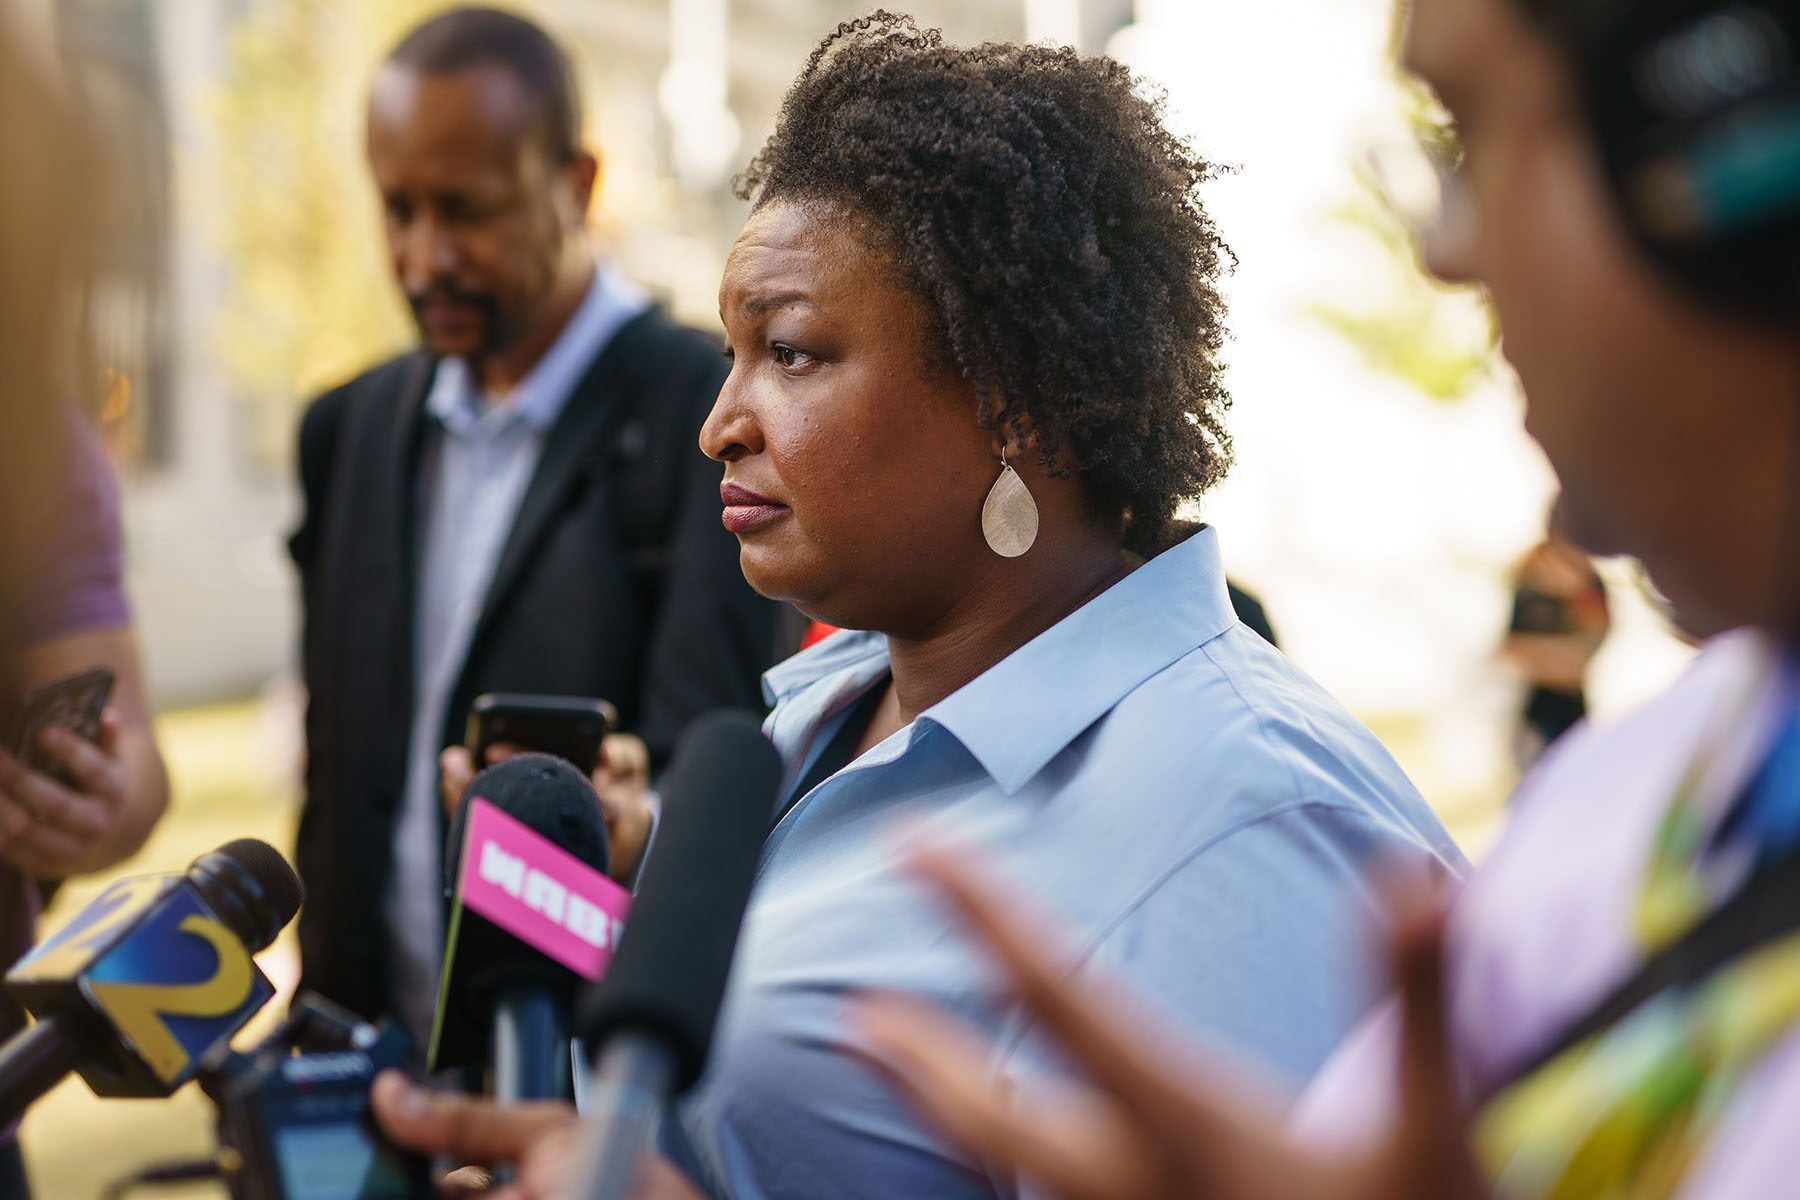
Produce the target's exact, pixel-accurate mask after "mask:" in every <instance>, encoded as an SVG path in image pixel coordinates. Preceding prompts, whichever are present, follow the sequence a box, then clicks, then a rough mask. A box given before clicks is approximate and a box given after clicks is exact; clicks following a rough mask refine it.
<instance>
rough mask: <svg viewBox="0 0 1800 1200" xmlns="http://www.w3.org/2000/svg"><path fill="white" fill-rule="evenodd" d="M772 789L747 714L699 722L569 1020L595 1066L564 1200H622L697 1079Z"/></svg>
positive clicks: (761, 743)
mask: <svg viewBox="0 0 1800 1200" xmlns="http://www.w3.org/2000/svg"><path fill="white" fill-rule="evenodd" d="M780 784H781V759H780V756H779V755H777V754H776V752H775V748H774V747H773V746H771V745H770V744H769V742H768V740H767V739H766V738H764V737H763V735H762V732H761V730H760V729H759V728H758V723H757V721H756V719H755V718H753V717H751V716H750V715H749V714H747V713H718V714H714V715H712V716H708V717H704V718H702V719H701V720H700V721H698V722H696V723H695V724H694V726H693V727H692V728H691V729H689V730H688V731H687V732H686V733H685V734H684V735H683V737H682V740H681V745H680V746H679V747H678V748H677V750H676V753H675V760H674V765H673V767H672V768H671V769H670V772H669V778H668V782H667V786H666V787H664V789H663V796H664V800H663V819H662V824H661V826H660V827H659V828H658V829H657V831H656V846H655V852H654V853H653V854H651V856H650V858H649V859H648V861H646V863H645V864H644V873H643V876H642V878H641V879H640V880H639V883H638V900H637V904H636V906H635V907H634V908H633V909H632V914H631V925H630V927H629V929H628V931H627V933H626V935H625V937H624V939H623V941H622V943H621V944H620V946H619V953H618V954H617V956H616V957H615V958H614V960H613V964H612V969H611V970H610V971H609V972H608V973H607V976H606V980H605V982H603V983H601V984H600V985H598V986H597V987H594V988H592V989H590V990H589V991H588V993H587V994H586V995H585V996H584V997H583V998H582V1003H581V1005H580V1007H579V1009H578V1016H577V1021H576V1027H577V1029H579V1030H580V1032H581V1035H582V1037H583V1039H584V1040H585V1041H586V1042H587V1044H589V1045H591V1046H595V1047H597V1048H598V1050H599V1053H598V1056H597V1058H596V1062H595V1068H594V1075H593V1079H592V1084H591V1088H592V1090H591V1094H590V1098H589V1100H590V1102H589V1106H588V1107H589V1111H590V1112H591V1113H592V1114H593V1115H594V1132H593V1134H592V1136H591V1138H590V1140H589V1141H588V1143H587V1145H586V1146H585V1147H584V1151H583V1154H582V1156H581V1160H580V1168H579V1169H578V1171H577V1173H576V1174H575V1176H574V1178H575V1180H576V1181H577V1182H576V1184H575V1187H574V1190H573V1191H572V1193H571V1194H572V1195H577V1196H581V1197H584V1198H585V1200H618V1198H620V1197H624V1196H626V1195H629V1194H630V1188H631V1184H632V1180H633V1178H634V1176H635V1174H636V1172H637V1168H638V1163H639V1160H640V1159H641V1158H642V1156H643V1153H644V1151H645V1149H646V1148H647V1146H648V1145H649V1143H650V1141H651V1138H652V1136H653V1134H654V1131H655V1128H656V1123H657V1121H659V1120H660V1119H661V1116H662V1113H663V1110H664V1108H665V1107H666V1106H667V1104H668V1102H669V1101H670V1100H671V1099H673V1098H674V1097H676V1096H679V1095H680V1094H681V1093H682V1092H684V1091H686V1090H687V1089H688V1088H689V1087H691V1086H692V1085H693V1083H694V1081H695V1080H697V1079H698V1078H699V1077H700V1074H701V1072H702V1071H703V1070H704V1069H705V1066H706V1059H707V1055H708V1052H709V1051H710V1049H711V1046H712V1036H713V1026H714V1024H715V1023H716V1022H717V1020H718V1015H719V1003H720V1001H721V1000H722V999H723V997H724V993H725V981H726V977H727V976H728V974H729V973H730V970H731V958H732V954H733V953H734V952H735V950H736V949H737V939H738V926H739V925H740V924H742V922H743V919H744V909H745V907H746V906H747V905H748V903H749V899H750V888H751V884H752V883H753V882H754V881H755V878H756V866H757V861H758V859H759V858H760V857H761V851H762V844H763V837H764V835H765V834H766V833H767V832H768V828H769V817H770V815H771V814H772V813H773V812H774V811H775V794H776V791H777V789H778V788H779V787H780Z"/></svg>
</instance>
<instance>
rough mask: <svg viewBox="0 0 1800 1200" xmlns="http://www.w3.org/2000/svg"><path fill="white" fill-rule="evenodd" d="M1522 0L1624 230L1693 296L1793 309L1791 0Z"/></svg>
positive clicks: (1797, 154)
mask: <svg viewBox="0 0 1800 1200" xmlns="http://www.w3.org/2000/svg"><path fill="white" fill-rule="evenodd" d="M1524 3H1525V5H1526V7H1527V8H1529V9H1530V10H1531V12H1532V13H1533V15H1534V16H1535V17H1537V19H1538V20H1539V21H1540V22H1542V23H1543V24H1544V25H1546V26H1547V27H1548V28H1549V29H1550V31H1551V33H1552V35H1553V36H1554V37H1555V38H1556V39H1557V40H1558V41H1559V42H1560V43H1561V44H1562V45H1563V47H1564V48H1565V51H1566V52H1567V54H1568V55H1569V58H1570V60H1571V63H1572V65H1573V66H1574V68H1575V73H1576V76H1577V78H1578V80H1579V83H1580V86H1581V88H1582V91H1583V100H1584V104H1585V108H1586V113H1587V119H1588V122H1589V125H1590V127H1591V129H1592V132H1593V135H1594V139H1595V141H1596V143H1597V144H1598V146H1599V149H1600V155H1601V160H1602V165H1603V167H1604V169H1605V172H1606V177H1607V180H1608V182H1609V184H1610V185H1611V187H1612V190H1613V192H1614V195H1615V197H1616V199H1617V201H1618V203H1619V207H1620V210H1621V212H1622V213H1623V215H1624V218H1625V222H1626V225H1627V226H1628V227H1629V228H1630V230H1631V232H1632V234H1633V236H1634V237H1635V238H1636V240H1637V241H1638V242H1639V243H1641V244H1642V245H1643V247H1644V248H1645V249H1646V250H1647V251H1648V252H1649V253H1650V255H1651V256H1652V257H1653V258H1654V259H1655V260H1656V261H1657V262H1658V263H1659V264H1661V265H1662V266H1663V268H1664V269H1665V270H1666V271H1668V272H1669V273H1670V274H1671V275H1672V276H1673V277H1674V278H1675V279H1676V280H1678V281H1679V282H1681V283H1682V284H1684V285H1686V286H1687V287H1689V288H1690V289H1692V290H1694V291H1696V292H1698V293H1700V294H1703V295H1705V296H1707V297H1710V298H1712V299H1715V300H1717V301H1720V302H1722V303H1724V304H1726V305H1728V306H1730V307H1733V308H1735V309H1737V310H1739V311H1742V312H1745V313H1748V314H1751V315H1757V316H1761V317H1765V318H1775V319H1784V318H1785V319H1789V320H1791V319H1793V318H1795V317H1800V0H1524Z"/></svg>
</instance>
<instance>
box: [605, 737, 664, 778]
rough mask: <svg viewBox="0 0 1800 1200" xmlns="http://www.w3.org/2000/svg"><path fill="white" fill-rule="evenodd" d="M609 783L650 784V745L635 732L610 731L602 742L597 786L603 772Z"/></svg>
mask: <svg viewBox="0 0 1800 1200" xmlns="http://www.w3.org/2000/svg"><path fill="white" fill-rule="evenodd" d="M603 772H604V774H605V777H606V781H607V782H608V783H617V784H633V785H636V786H638V787H649V786H650V747H649V746H647V745H645V744H644V739H643V738H640V737H638V736H637V735H636V734H633V733H609V734H607V735H606V738H605V740H603V741H602V742H601V743H600V765H599V766H598V767H597V768H595V772H594V774H595V782H596V786H598V784H599V780H600V776H601V773H603Z"/></svg>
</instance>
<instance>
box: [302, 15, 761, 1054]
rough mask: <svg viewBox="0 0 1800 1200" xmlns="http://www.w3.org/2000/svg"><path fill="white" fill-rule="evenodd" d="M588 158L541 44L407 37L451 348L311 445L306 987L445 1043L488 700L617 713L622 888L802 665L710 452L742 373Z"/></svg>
mask: <svg viewBox="0 0 1800 1200" xmlns="http://www.w3.org/2000/svg"><path fill="white" fill-rule="evenodd" d="M580 138H581V112H580V104H579V100H578V96H577V92H576V83H575V78H574V72H573V69H572V67H571V65H570V63H569V61H568V59H567V57H566V56H565V55H564V53H563V52H562V50H561V49H560V48H559V47H557V46H556V45H555V43H553V42H552V41H551V40H550V38H549V37H548V36H547V35H546V34H545V33H544V32H543V31H542V30H540V29H538V28H537V27H536V26H534V25H532V24H530V23H529V22H527V21H525V20H523V19H521V18H519V17H516V16H513V15H510V14H506V13H502V12H498V11H494V10H489V9H476V8H471V9H457V10H452V11H450V12H447V13H445V14H443V15H441V16H438V17H435V18H433V19H431V20H430V21H427V22H426V23H425V24H423V25H421V26H419V27H418V28H417V29H415V30H414V31H413V32H412V33H410V34H408V35H407V36H406V38H405V39H403V40H402V41H401V43H400V44H399V46H398V47H396V49H395V50H394V51H393V53H392V55H391V56H390V57H389V59H388V61H387V62H386V63H385V64H384V65H383V66H382V68H381V69H380V71H379V72H378V74H377V76H376V78H375V82H374V86H373V88H372V90H371V94H370V99H369V113H368V154H369V164H370V168H371V171H372V173H373V176H374V180H375V185H376V188H377V189H378V191H379V193H380V197H381V203H382V206H383V209H384V211H385V216H386V228H387V237H388V245H389V249H390V252H391V254H392V261H393V267H394V272H395V276H396V278H397V279H398V281H399V284H400V286H401V288H402V290H403V291H404V292H405V295H406V298H407V300H408V302H409V303H410V304H411V306H412V310H413V314H414V316H415V318H416V320H417V323H418V327H419V333H420V338H421V343H422V344H421V346H420V348H419V349H418V350H416V351H413V352H411V353H408V354H405V355H402V356H401V357H399V358H397V359H394V360H393V361H390V362H387V363H384V364H382V365H381V366H379V367H376V368H375V369H374V370H372V371H370V372H368V373H367V374H365V375H363V376H361V377H360V378H358V379H356V380H353V381H352V382H350V383H348V384H346V385H345V386H343V387H341V388H338V389H337V390H335V391H332V392H329V393H327V394H326V395H324V396H322V397H320V398H319V399H318V400H316V401H315V402H314V403H313V405H312V407H311V408H310V410H309V411H308V413H307V415H306V418H305V421H304V423H303V425H302V427H301V432H300V446H299V452H300V474H301V480H302V484H303V486H304V491H305V500H306V513H305V518H304V520H303V523H302V525H301V527H300V529H299V530H298V532H297V533H296V534H295V536H294V538H293V540H292V548H293V553H294V557H295V560H296V562H297V563H298V564H299V567H300V572H301V578H302V584H303V589H304V607H305V660H306V663H305V675H306V682H307V686H308V688H309V691H310V705H309V708H308V714H307V748H308V764H307V775H306V783H307V796H306V804H305V809H304V812H303V815H302V819H301V826H300V837H299V849H298V861H299V867H300V872H301V875H302V877H303V879H304V880H305V883H306V888H307V904H306V908H305V910H304V911H303V913H302V915H301V920H300V939H301V956H302V966H303V986H307V987H311V988H314V989H317V990H318V991H320V992H322V993H324V994H325V995H326V996H328V997H330V998H332V999H334V1000H336V1001H338V1002H340V1003H343V1004H345V1005H347V1006H349V1007H351V1008H352V1009H354V1010H356V1011H358V1012H360V1013H363V1014H366V1015H371V1016H373V1015H378V1014H381V1013H385V1012H388V1011H392V1010H397V1011H398V1012H400V1014H401V1015H402V1016H403V1017H404V1018H405V1019H406V1020H407V1022H408V1024H409V1025H410V1026H411V1027H412V1030H413V1032H414V1033H415V1034H416V1035H418V1036H421V1037H423V1036H424V1034H425V1032H426V1030H427V1028H428V1027H429V1023H430V1018H431V1013H432V1004H433V1000H434V997H435V992H436V985H437V972H438V960H439V955H440V951H441V946H442V941H443V922H442V913H441V904H442V899H441V897H442V882H441V871H442V865H441V854H442V847H443V844H444V818H443V815H442V812H441V808H440V804H439V801H438V790H439V769H440V754H441V753H442V752H444V750H445V748H446V747H449V746H453V745H455V744H457V743H459V742H460V741H461V740H462V736H463V728H464V722H465V719H466V717H467V714H468V711H469V706H470V703H471V701H473V700H474V699H475V698H476V697H477V696H478V695H480V694H482V693H484V692H490V691H505V692H528V693H551V694H560V695H573V696H587V697H595V698H599V699H604V700H607V701H610V702H611V703H612V704H614V705H615V706H616V707H617V709H618V712H619V714H620V717H621V725H622V727H623V729H624V730H625V731H626V734H625V735H624V736H613V737H609V738H608V739H607V741H606V743H605V746H604V750H603V761H602V763H601V766H600V768H599V770H598V772H597V773H596V784H597V785H599V786H600V787H601V788H602V789H603V791H605V792H606V793H607V794H608V795H610V796H612V797H613V798H614V801H613V803H609V805H608V807H607V814H606V815H607V819H608V825H609V833H610V834H611V837H612V845H613V859H614V862H615V864H622V863H627V862H629V861H630V860H633V859H635V857H636V852H637V850H638V849H639V848H641V846H642V844H643V842H644V839H645V837H646V836H647V830H648V824H649V815H648V810H647V808H646V807H645V806H644V805H643V804H642V803H641V802H639V801H635V800H634V797H636V796H637V795H639V794H640V793H641V790H642V787H643V785H644V782H645V780H646V778H647V776H648V773H649V770H650V769H651V768H652V766H656V765H660V763H661V761H662V760H663V758H664V757H665V756H666V755H667V754H668V752H669V750H670V749H671V747H672V745H673V742H674V740H675V737H676V735H677V733H678V732H679V731H680V729H681V728H682V727H683V725H685V723H686V722H687V721H688V720H689V719H690V718H692V717H693V716H695V715H696V714H698V713H700V712H703V711H705V710H707V709H709V708H713V707H717V706H722V705H730V706H739V707H757V706H759V705H760V704H761V700H762V697H761V692H760V685H759V677H760V674H761V672H762V670H763V669H764V668H765V667H767V666H769V665H770V664H771V663H772V662H773V661H774V659H775V658H776V641H777V636H778V633H777V625H778V622H777V610H776V608H775V606H774V605H772V604H770V603H769V602H768V601H765V600H763V599H761V598H760V597H758V596H756V595H755V594H754V593H753V592H752V591H751V590H750V588H749V586H748V585H747V584H745V582H744V579H743V576H742V574H741V572H740V571H739V570H738V561H737V559H738V554H737V544H736V540H735V539H734V538H733V537H731V535H730V534H728V533H726V532H725V530H724V528H723V527H722V526H721V525H720V524H719V518H718V512H719V483H720V477H721V471H720V468H719V467H718V466H717V465H716V464H713V463H709V462H708V461H707V460H706V459H705V457H704V456H702V455H701V454H700V452H699V449H698V447H697V438H698V431H699V428H700V425H701V423H702V421H703V420H704V418H705V416H706V413H707V411H708V410H709V408H710V407H711V404H712V401H713V398H714V397H715V396H716V395H717V393H718V390H719V384H720V382H721V380H722V379H723V377H724V375H725V367H726V364H725V363H724V361H723V360H722V358H721V356H720V354H719V350H718V347H717V346H716V345H715V344H714V343H713V342H712V340H711V339H709V338H707V337H704V336H702V335H700V334H698V333H696V332H693V331H691V330H687V329H683V328H680V327H678V326H676V325H674V324H673V323H671V322H670V321H669V320H668V318H667V317H665V316H664V315H663V314H662V313H661V312H660V311H658V310H657V309H656V308H654V307H653V306H651V305H650V303H649V302H648V299H647V298H646V297H645V296H644V295H643V294H642V293H641V292H640V291H639V290H638V289H637V287H635V286H634V285H633V284H632V283H631V282H630V281H629V280H627V279H626V278H624V277H623V276H622V275H621V274H620V273H619V272H618V270H617V269H616V268H615V267H614V266H613V265H612V264H611V263H610V262H608V261H606V260H605V259H604V258H599V257H597V256H596V254H595V252H594V250H593V248H592V247H591V245H590V243H589V240H588V237H587V231H586V217H587V212H588V207H589V204H590V202H591V200H592V198H593V193H594V188H595V185H596V181H597V179H598V175H599V164H598V162H597V161H596V159H595V158H594V156H593V155H592V154H590V153H589V152H588V151H587V150H585V149H584V148H583V147H582V144H581V140H580ZM474 765H475V764H471V763H469V762H468V761H467V760H466V758H459V757H457V756H454V755H453V756H451V758H450V761H449V762H448V766H449V767H450V768H451V769H452V770H453V771H456V772H459V773H460V774H465V775H466V774H467V773H468V772H469V771H470V770H471V768H472V767H473V766H474ZM377 914H379V915H377Z"/></svg>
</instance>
